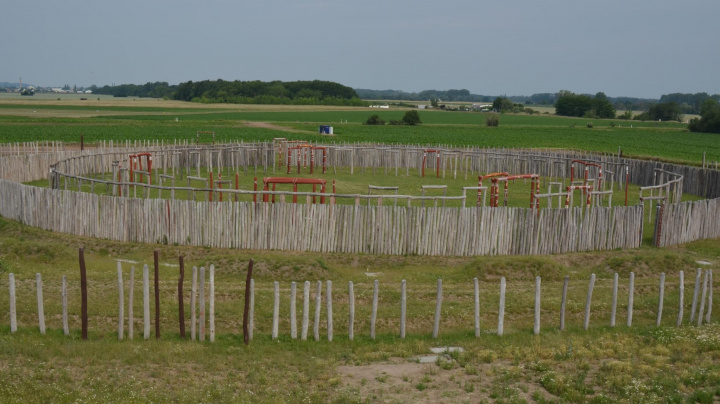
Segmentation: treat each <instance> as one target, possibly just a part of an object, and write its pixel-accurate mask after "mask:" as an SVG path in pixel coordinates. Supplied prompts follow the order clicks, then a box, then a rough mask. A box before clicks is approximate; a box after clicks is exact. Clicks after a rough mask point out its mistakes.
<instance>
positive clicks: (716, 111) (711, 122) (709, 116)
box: [688, 98, 720, 133]
mask: <svg viewBox="0 0 720 404" xmlns="http://www.w3.org/2000/svg"><path fill="white" fill-rule="evenodd" d="M688 129H690V130H691V131H692V132H705V133H720V104H718V102H717V101H715V100H714V99H712V98H710V99H707V100H705V101H703V103H702V105H701V106H700V119H698V118H693V119H692V120H691V121H690V124H689V125H688Z"/></svg>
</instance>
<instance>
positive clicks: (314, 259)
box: [0, 95, 720, 403]
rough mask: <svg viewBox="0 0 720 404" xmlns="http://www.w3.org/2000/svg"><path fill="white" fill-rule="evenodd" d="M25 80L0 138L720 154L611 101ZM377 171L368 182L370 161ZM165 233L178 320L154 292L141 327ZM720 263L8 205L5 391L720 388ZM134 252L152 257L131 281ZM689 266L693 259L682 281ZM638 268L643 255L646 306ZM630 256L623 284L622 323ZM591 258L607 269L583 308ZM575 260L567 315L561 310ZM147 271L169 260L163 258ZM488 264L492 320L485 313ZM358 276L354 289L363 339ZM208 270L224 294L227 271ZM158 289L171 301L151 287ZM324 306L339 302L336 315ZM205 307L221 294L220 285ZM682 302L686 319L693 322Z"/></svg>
mask: <svg viewBox="0 0 720 404" xmlns="http://www.w3.org/2000/svg"><path fill="white" fill-rule="evenodd" d="M27 98H31V97H23V98H20V97H19V96H16V98H12V97H7V96H2V97H0V143H7V142H23V141H35V140H62V141H65V142H68V143H78V142H79V138H80V135H83V136H84V138H85V141H86V145H87V143H90V146H92V143H93V142H99V141H103V140H114V141H123V140H151V139H164V140H166V141H172V139H192V140H194V138H195V133H196V131H215V133H216V138H217V139H219V140H245V141H250V140H271V139H272V138H273V137H287V138H296V139H305V140H312V141H324V142H345V141H349V142H385V143H420V144H454V145H478V146H485V147H515V148H520V147H522V148H570V149H578V150H589V151H594V152H602V153H613V154H615V153H617V152H618V147H620V148H621V149H622V153H623V154H624V155H626V156H645V157H649V158H654V159H658V160H661V161H678V162H686V163H690V164H700V162H701V161H702V157H703V153H705V155H706V159H707V160H708V161H717V160H720V142H718V141H717V139H718V138H717V135H704V134H695V133H690V132H688V131H687V130H686V129H685V127H684V125H680V124H671V123H656V122H646V123H642V122H635V121H633V122H625V121H618V120H616V121H593V128H588V127H587V120H582V119H571V118H560V117H554V116H545V115H540V116H537V115H535V116H527V115H502V116H501V117H500V126H499V127H498V128H488V127H486V125H485V123H484V122H485V117H484V116H483V115H482V114H479V113H459V112H443V111H420V117H421V119H422V121H423V124H422V125H420V126H417V127H406V126H391V125H386V126H382V127H375V126H367V125H363V124H362V122H364V121H365V120H366V119H367V117H368V116H370V115H371V114H374V113H377V114H379V115H380V116H381V117H383V119H385V120H389V119H399V118H400V117H402V115H403V114H404V112H405V110H402V109H397V110H393V109H390V110H383V111H379V110H375V109H370V108H344V109H343V108H327V107H296V108H294V107H283V106H244V105H241V106H238V105H201V104H191V103H177V102H171V101H164V100H144V99H138V100H133V99H121V100H119V99H112V98H107V97H97V96H92V95H90V96H88V97H87V98H88V99H87V100H80V99H79V98H80V97H68V98H65V97H60V98H61V99H60V100H57V98H58V97H54V98H55V99H53V98H52V97H48V98H47V99H44V98H42V97H38V96H35V98H32V99H27ZM83 98H85V97H83ZM96 98H100V100H97V99H96ZM320 124H329V125H332V126H334V132H335V136H333V137H324V136H320V135H319V134H317V133H316V132H317V126H318V125H320ZM631 125H632V126H631ZM202 140H203V141H210V139H202ZM0 147H2V146H1V145H0ZM340 174H341V175H340V176H339V177H338V178H339V179H341V180H342V181H344V182H341V184H340V185H342V186H345V187H347V188H348V189H351V190H353V192H359V193H364V192H365V188H363V187H364V186H365V185H364V184H367V183H372V182H373V181H380V180H381V181H390V182H392V181H395V180H396V177H394V176H387V177H386V176H384V175H382V176H380V175H378V176H373V175H372V174H370V173H365V174H359V175H358V174H356V177H354V178H352V180H351V179H350V178H348V177H349V176H347V175H345V174H343V173H340ZM360 176H362V178H361V179H362V180H363V182H364V184H359V183H356V182H354V181H355V180H356V178H360ZM390 182H388V184H390ZM417 184H420V182H419V180H418V179H417V178H415V177H413V178H412V181H409V180H408V181H405V182H404V184H403V186H406V187H415V188H417V186H418V185H417ZM378 185H384V183H383V184H378ZM390 185H391V184H390ZM516 185H517V187H516V188H517V190H516V192H519V193H518V194H516V196H517V198H516V199H518V200H520V199H523V200H524V197H525V196H526V195H525V194H523V193H522V192H525V191H526V187H525V185H521V184H520V183H518V184H516ZM514 196H515V195H514ZM0 203H2V201H0ZM648 227H649V226H648ZM81 246H83V247H84V248H85V260H86V262H87V268H88V294H89V296H88V312H89V339H88V341H83V340H81V338H80V337H81V336H80V327H81V320H80V304H81V303H80V302H81V299H80V284H81V282H80V272H79V265H78V248H79V247H81ZM154 250H158V252H159V266H158V267H159V269H158V273H159V282H158V291H159V294H158V295H157V296H158V298H159V299H160V302H161V304H160V306H159V309H158V310H159V324H160V327H161V330H162V335H161V338H159V339H156V338H155V337H156V334H155V331H154V326H155V324H156V322H155V317H154V311H151V312H152V313H153V317H152V318H153V319H152V326H153V327H151V332H150V339H149V340H144V339H143V325H144V323H143V282H142V267H143V266H144V265H145V264H147V265H149V267H150V270H151V271H152V269H153V251H154ZM179 256H183V257H184V263H185V278H184V279H185V280H184V307H185V316H184V319H183V320H184V323H185V325H186V331H187V334H188V336H189V334H190V319H191V315H190V285H191V281H190V279H191V268H192V267H193V266H196V267H198V268H199V267H204V268H206V269H209V266H210V265H211V264H212V265H214V268H215V278H214V283H213V286H214V289H215V295H214V296H215V299H214V302H213V304H214V306H213V308H214V314H215V325H216V328H215V330H214V335H215V342H214V343H211V342H209V341H208V340H207V339H209V335H210V329H209V328H207V329H206V330H205V331H206V333H207V336H206V341H204V342H199V341H190V340H189V338H186V339H182V338H181V337H180V332H179V325H178V312H179V303H178V298H177V288H178V278H179V266H178V265H179ZM251 258H252V259H254V261H255V267H254V268H255V269H254V276H253V278H254V280H255V290H256V295H255V318H254V321H255V328H254V338H253V340H252V341H251V343H250V344H249V345H248V346H245V345H244V344H243V338H242V312H243V305H244V297H245V275H246V271H247V267H248V261H249V259H251ZM118 264H119V265H120V266H121V270H122V276H123V278H122V279H123V281H122V282H123V283H122V284H123V287H124V292H123V299H124V304H125V306H124V307H125V317H124V320H125V321H124V322H123V324H124V332H123V337H124V339H123V340H122V341H118V333H117V332H118V331H117V330H118V306H119V302H120V294H119V290H118V272H117V268H118ZM718 265H720V240H704V241H699V242H695V243H690V244H687V245H682V246H677V247H671V248H662V249H659V248H653V247H649V246H645V247H642V248H640V249H637V250H632V251H605V252H592V253H577V254H563V255H554V256H518V257H497V256H483V257H424V256H423V257H421V256H374V255H363V254H358V255H356V254H339V253H338V254H330V253H303V252H280V251H248V250H231V249H219V248H205V247H191V246H176V245H166V244H136V243H120V242H112V241H108V240H100V239H91V238H83V237H74V236H68V235H65V234H56V233H50V232H46V231H42V230H39V229H35V228H29V227H27V226H24V225H22V224H20V223H17V222H13V221H9V220H7V219H5V218H2V217H0V375H2V377H0V396H1V397H3V399H2V400H0V401H3V402H18V403H20V402H22V403H24V402H178V403H185V402H187V403H191V402H192V403H194V402H253V403H254V402H272V403H276V402H338V403H355V402H419V403H463V402H473V403H475V402H506V403H521V402H538V403H549V402H577V403H583V402H594V403H614V402H642V403H651V402H678V403H679V402H701V403H713V402H718V400H720V387H718V386H720V324H719V322H718V313H720V304H719V303H718V300H719V299H717V298H716V299H715V300H714V301H713V300H712V298H711V297H710V294H709V293H706V297H705V299H702V298H701V297H698V300H697V301H696V303H698V304H697V305H696V306H700V304H699V302H700V301H703V302H708V304H705V305H704V306H703V309H702V310H704V311H703V313H704V315H707V316H709V317H710V324H705V325H702V326H697V325H696V324H697V321H698V318H697V316H696V318H693V322H692V323H691V322H690V321H689V320H690V317H691V313H690V312H691V306H693V291H694V289H695V285H696V281H695V274H696V270H697V268H702V269H703V270H705V269H717V267H718ZM131 267H134V268H135V270H134V282H133V283H132V285H133V287H134V297H133V299H132V301H131V300H130V296H129V288H130V285H131V284H130V281H129V276H130V275H129V274H130V268H131ZM680 271H684V283H683V284H682V286H683V288H684V289H683V290H684V301H683V303H681V299H680V285H681V284H680ZM631 272H632V273H633V274H634V276H635V278H634V293H633V299H634V300H633V307H632V313H633V314H632V316H630V315H629V314H630V312H631V308H630V299H629V297H630V292H629V290H630V285H629V278H630V276H631V275H630V274H631ZM715 272H716V274H717V271H715ZM10 273H13V275H14V279H15V292H16V296H17V323H18V330H17V332H16V333H11V331H10V315H9V312H10V304H9V299H8V290H9V283H10V281H9V274H10ZM38 273H40V274H41V276H42V285H43V297H44V316H45V320H46V326H47V331H46V334H45V335H41V334H40V332H39V313H38V306H37V301H38V298H37V291H38V287H37V283H36V279H37V278H36V274H38ZM615 273H617V274H618V276H619V279H620V283H619V285H620V286H619V289H618V295H617V310H616V317H617V319H616V324H615V326H614V327H613V326H611V325H610V324H611V319H612V316H613V310H612V306H613V292H612V291H613V277H614V274H615ZM661 273H665V276H666V277H665V289H664V299H665V300H664V310H663V311H662V316H661V318H660V326H656V322H657V321H658V309H659V287H660V274H661ZM593 274H594V275H595V277H596V278H595V279H596V281H595V283H594V291H593V294H592V296H591V306H590V307H591V311H590V312H589V317H588V319H589V327H588V329H587V330H585V329H584V327H583V323H584V320H585V318H586V317H585V313H586V311H585V308H586V301H587V299H588V297H587V296H588V290H589V283H590V279H591V277H592V275H593ZM63 276H66V277H67V278H66V279H67V282H68V293H67V296H68V307H69V313H70V316H69V319H68V322H69V326H70V330H69V331H70V332H69V335H68V336H65V335H64V334H63V330H62V321H63V320H62V314H61V313H62V288H61V285H62V278H63ZM537 276H539V277H541V280H542V283H541V286H540V292H541V303H540V306H539V311H538V315H539V317H538V319H539V334H538V335H534V333H533V324H534V319H535V312H534V295H535V280H536V277H537ZM566 276H567V277H568V279H569V286H568V293H567V300H566V302H565V307H566V317H565V324H566V326H565V330H564V331H561V330H560V329H559V324H560V310H561V305H562V299H561V296H562V290H563V286H564V280H565V277H566ZM149 278H150V280H153V278H154V277H153V275H152V272H151V275H150V277H149ZM476 278H477V281H478V291H479V295H478V296H479V297H478V303H479V305H478V307H479V308H480V310H479V313H478V314H477V315H478V318H479V325H480V329H479V336H476V335H475V330H474V319H475V311H474V280H475V279H476ZM501 278H505V279H506V281H507V291H506V305H505V308H504V310H505V311H504V313H505V314H504V317H503V322H504V323H503V334H504V335H502V336H499V335H497V334H498V320H499V317H500V308H499V300H500V282H501ZM438 279H441V280H442V306H441V310H440V311H439V314H440V317H439V320H438V324H439V334H438V336H437V338H433V337H432V331H433V327H434V323H435V321H436V320H435V319H436V318H437V317H436V315H435V313H436V308H437V305H436V303H437V284H438V283H437V281H438ZM328 280H331V281H332V282H333V283H332V312H333V327H332V328H333V329H334V334H333V340H332V341H329V338H328V335H329V334H328V330H329V329H330V328H331V327H330V326H329V317H328V314H327V313H328V309H327V283H326V281H328ZM375 280H377V281H378V285H379V292H378V296H379V297H378V301H379V304H378V309H377V317H376V327H375V332H376V338H375V339H372V338H371V337H370V333H371V317H372V301H373V288H374V281H375ZM403 280H405V281H406V285H407V300H406V304H407V320H406V332H407V335H406V338H404V339H403V338H400V333H399V330H400V311H401V305H402V299H401V296H402V295H401V282H402V281H403ZM305 281H309V282H310V284H311V286H312V287H311V288H310V289H311V292H310V293H309V297H310V300H311V302H310V303H309V305H308V311H309V330H308V338H307V340H302V337H301V334H302V331H301V326H300V324H301V323H300V322H301V319H302V313H303V311H304V308H303V300H304V297H303V286H304V283H305ZM318 281H321V282H322V290H321V305H320V307H318V306H316V304H315V300H314V299H315V297H316V285H317V282H318ZM350 281H352V282H353V285H354V289H353V294H354V298H355V300H354V302H355V305H354V311H355V316H354V322H353V334H354V338H353V340H352V341H351V340H350V328H349V318H350V309H351V308H350V301H351V299H350V291H349V284H348V282H350ZM208 282H209V280H208ZM275 282H278V291H279V306H278V311H279V318H278V323H277V329H278V337H277V338H276V339H273V338H272V333H273V328H274V322H273V312H274V288H275ZM292 282H296V285H297V298H296V304H297V306H296V310H297V312H296V316H297V319H298V338H292V337H291V332H292V331H291V321H290V307H291V302H290V293H291V287H292V286H291V285H292V284H291V283H292ZM697 284H698V285H699V283H697ZM715 284H717V282H715ZM150 288H152V286H151V287H150ZM205 288H206V289H205V292H206V293H207V294H209V291H210V289H209V284H206V286H205ZM714 289H715V290H716V289H717V288H716V287H715V288H714ZM710 290H713V288H710ZM708 292H709V291H708ZM149 296H150V297H152V298H153V299H154V297H155V293H154V292H152V291H151V292H150V293H149ZM128 304H130V305H131V306H132V307H133V309H134V313H135V314H134V322H133V326H134V333H135V335H134V339H132V340H130V339H129V338H128V317H129V313H128ZM208 304H209V303H208ZM149 308H151V309H154V308H155V306H154V303H151V304H150V306H149ZM316 309H319V310H320V311H318V312H319V313H320V315H319V316H318V317H317V318H318V320H317V321H316V320H315V313H318V312H316V311H315V310H316ZM681 309H682V311H681ZM206 310H207V313H209V310H210V308H209V306H207V308H206ZM697 310H700V309H699V307H696V311H697ZM709 310H711V312H710V314H708V311H709ZM681 312H682V313H683V315H684V317H683V321H682V326H680V327H677V326H676V323H677V318H678V316H679V314H680V313H681ZM208 315H209V314H208ZM628 317H631V321H628ZM208 321H209V319H208ZM628 323H630V325H628ZM315 324H317V327H318V341H315V338H314V327H315ZM208 327H209V326H208ZM198 333H199V329H198ZM448 346H451V347H461V348H462V349H463V351H462V352H445V353H442V352H441V353H440V354H436V355H437V356H436V357H431V356H430V355H432V352H431V351H430V350H431V348H437V347H448Z"/></svg>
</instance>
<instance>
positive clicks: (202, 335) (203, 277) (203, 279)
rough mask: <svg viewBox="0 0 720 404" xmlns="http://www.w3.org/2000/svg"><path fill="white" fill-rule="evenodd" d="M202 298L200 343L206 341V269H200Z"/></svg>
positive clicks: (199, 317)
mask: <svg viewBox="0 0 720 404" xmlns="http://www.w3.org/2000/svg"><path fill="white" fill-rule="evenodd" d="M198 283H199V288H200V297H199V298H198V300H199V303H200V304H199V306H200V313H199V315H198V326H199V327H198V328H199V330H198V331H199V334H200V338H199V339H200V341H205V325H206V324H205V267H200V279H199V282H198Z"/></svg>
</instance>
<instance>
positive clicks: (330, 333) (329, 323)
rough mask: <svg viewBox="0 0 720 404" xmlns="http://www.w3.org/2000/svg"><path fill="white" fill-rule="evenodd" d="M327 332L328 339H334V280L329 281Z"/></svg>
mask: <svg viewBox="0 0 720 404" xmlns="http://www.w3.org/2000/svg"><path fill="white" fill-rule="evenodd" d="M327 333H328V341H332V339H333V311H332V281H327Z"/></svg>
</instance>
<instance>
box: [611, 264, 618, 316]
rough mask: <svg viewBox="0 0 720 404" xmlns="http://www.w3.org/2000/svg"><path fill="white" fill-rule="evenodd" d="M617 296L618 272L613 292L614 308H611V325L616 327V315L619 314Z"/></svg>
mask: <svg viewBox="0 0 720 404" xmlns="http://www.w3.org/2000/svg"><path fill="white" fill-rule="evenodd" d="M617 296H618V273H617V272H615V275H613V292H612V308H611V309H610V327H615V317H616V316H617Z"/></svg>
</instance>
